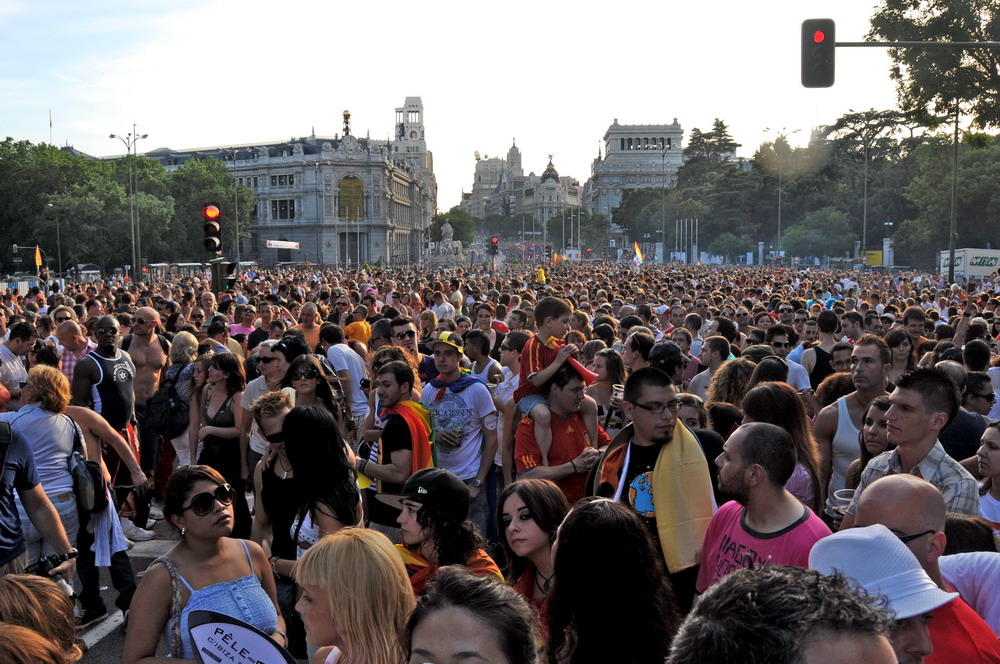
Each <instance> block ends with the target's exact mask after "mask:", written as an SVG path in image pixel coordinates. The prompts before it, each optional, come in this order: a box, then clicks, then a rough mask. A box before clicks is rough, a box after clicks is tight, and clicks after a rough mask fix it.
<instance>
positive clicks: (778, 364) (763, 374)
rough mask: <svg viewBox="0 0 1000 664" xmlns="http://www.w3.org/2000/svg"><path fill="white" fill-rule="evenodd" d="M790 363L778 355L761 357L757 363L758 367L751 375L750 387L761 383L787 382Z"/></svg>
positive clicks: (748, 384)
mask: <svg viewBox="0 0 1000 664" xmlns="http://www.w3.org/2000/svg"><path fill="white" fill-rule="evenodd" d="M787 382H788V364H787V363H786V362H785V361H784V360H783V359H781V358H780V357H778V356H777V355H768V356H767V357H763V358H761V360H760V362H758V363H757V368H756V369H754V370H753V373H752V374H751V375H750V381H749V382H748V383H747V386H748V387H753V386H754V385H758V384H760V383H787Z"/></svg>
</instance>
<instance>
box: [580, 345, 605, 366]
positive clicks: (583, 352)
mask: <svg viewBox="0 0 1000 664" xmlns="http://www.w3.org/2000/svg"><path fill="white" fill-rule="evenodd" d="M607 347H608V346H607V344H605V343H604V342H603V341H601V340H600V339H591V340H590V341H588V342H586V343H585V344H583V345H582V346H580V364H582V365H583V366H584V367H586V368H587V369H588V370H590V371H595V369H594V358H596V357H597V354H598V353H599V352H601V351H602V350H604V349H605V348H607Z"/></svg>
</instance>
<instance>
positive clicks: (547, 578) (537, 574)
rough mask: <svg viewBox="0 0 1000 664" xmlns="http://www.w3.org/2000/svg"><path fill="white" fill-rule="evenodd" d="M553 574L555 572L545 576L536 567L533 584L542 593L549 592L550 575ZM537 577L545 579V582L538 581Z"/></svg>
mask: <svg viewBox="0 0 1000 664" xmlns="http://www.w3.org/2000/svg"><path fill="white" fill-rule="evenodd" d="M555 575H556V573H555V572H552V574H550V575H549V576H545V575H544V574H542V573H541V572H539V571H538V569H537V568H536V569H535V585H536V586H538V589H539V590H540V591H542V594H543V595H548V594H549V587H550V586H551V585H552V577H554V576H555ZM538 577H541V578H543V579H545V583H539V582H538Z"/></svg>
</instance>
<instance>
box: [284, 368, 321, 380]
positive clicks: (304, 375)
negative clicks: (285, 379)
mask: <svg viewBox="0 0 1000 664" xmlns="http://www.w3.org/2000/svg"><path fill="white" fill-rule="evenodd" d="M289 377H290V378H291V379H292V380H302V379H305V380H311V379H313V378H319V372H318V371H316V370H315V369H306V370H304V371H293V372H292V373H291V374H289Z"/></svg>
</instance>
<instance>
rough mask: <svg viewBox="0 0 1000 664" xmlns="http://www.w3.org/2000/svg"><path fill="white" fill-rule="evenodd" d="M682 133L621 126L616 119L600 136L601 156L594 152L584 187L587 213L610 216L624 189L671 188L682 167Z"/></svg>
mask: <svg viewBox="0 0 1000 664" xmlns="http://www.w3.org/2000/svg"><path fill="white" fill-rule="evenodd" d="M683 139H684V131H683V130H682V129H681V126H680V124H678V122H677V118H674V121H673V123H671V124H655V125H623V124H618V118H615V121H614V123H612V124H611V126H609V127H608V130H607V131H606V132H605V133H604V156H603V157H602V156H601V154H600V152H598V155H597V159H595V160H594V161H593V163H592V164H591V167H590V179H589V180H587V183H586V186H585V198H586V207H587V209H588V210H589V211H590V212H591V213H595V214H605V215H608V216H611V213H612V211H613V210H614V208H616V207H618V205H619V204H620V203H621V200H622V191H623V190H625V189H641V188H644V187H673V186H674V185H676V184H677V169H678V168H680V166H681V164H682V163H683V146H682V141H683Z"/></svg>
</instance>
